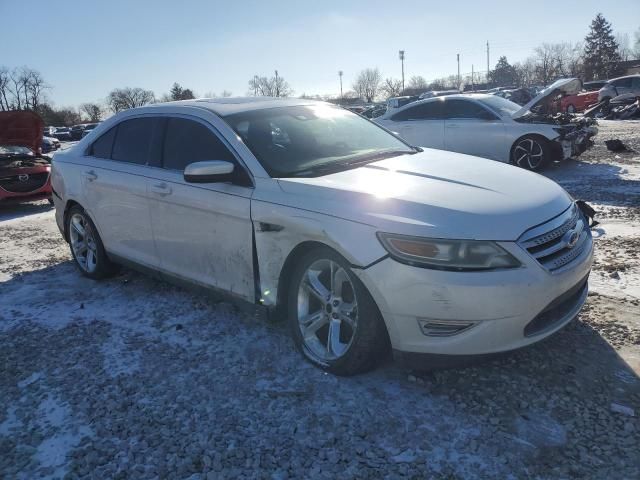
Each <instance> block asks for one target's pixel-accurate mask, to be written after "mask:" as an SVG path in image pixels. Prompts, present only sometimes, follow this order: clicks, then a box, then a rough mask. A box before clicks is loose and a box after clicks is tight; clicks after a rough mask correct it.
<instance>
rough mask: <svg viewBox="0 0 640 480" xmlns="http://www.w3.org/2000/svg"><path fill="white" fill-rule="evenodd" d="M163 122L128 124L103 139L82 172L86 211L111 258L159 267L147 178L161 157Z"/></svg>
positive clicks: (134, 120)
mask: <svg viewBox="0 0 640 480" xmlns="http://www.w3.org/2000/svg"><path fill="white" fill-rule="evenodd" d="M161 128H162V120H161V119H158V118H154V117H149V116H143V117H138V118H131V119H127V120H123V121H122V122H120V123H119V124H117V125H116V126H114V127H113V128H111V129H110V130H109V131H107V132H106V133H104V134H103V135H102V136H100V137H99V138H98V139H97V140H96V141H95V142H93V144H92V145H91V147H89V152H88V153H89V156H88V157H85V158H86V164H85V166H84V167H83V169H82V172H81V174H82V176H83V190H84V198H85V205H83V206H84V207H85V208H86V209H87V210H88V212H89V214H90V215H91V217H92V219H93V220H94V221H95V223H96V226H97V227H98V230H99V232H100V237H101V238H102V240H103V242H104V245H105V248H106V249H107V251H108V252H109V253H112V254H115V255H119V256H121V257H124V258H126V259H129V260H132V261H134V262H137V263H140V264H143V265H146V266H151V267H156V266H157V265H158V256H157V254H156V250H155V246H154V243H153V235H152V231H151V219H150V213H149V200H148V196H147V176H146V175H147V173H148V171H149V169H150V167H149V166H148V165H149V163H151V162H153V161H154V159H155V158H157V157H158V155H159V149H158V147H159V142H158V139H159V138H160V134H161Z"/></svg>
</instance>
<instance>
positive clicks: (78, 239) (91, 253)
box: [69, 213, 98, 273]
mask: <svg viewBox="0 0 640 480" xmlns="http://www.w3.org/2000/svg"><path fill="white" fill-rule="evenodd" d="M69 227H70V228H69V239H70V240H71V248H72V249H73V254H74V256H75V258H76V261H77V262H78V265H80V268H82V269H83V270H84V271H85V272H88V273H92V272H94V271H95V270H96V268H97V266H98V247H97V246H96V241H95V238H94V236H93V231H92V229H91V226H90V225H89V223H88V222H87V219H86V218H85V217H84V216H83V215H81V214H79V213H74V214H73V215H72V216H71V220H70V222H69Z"/></svg>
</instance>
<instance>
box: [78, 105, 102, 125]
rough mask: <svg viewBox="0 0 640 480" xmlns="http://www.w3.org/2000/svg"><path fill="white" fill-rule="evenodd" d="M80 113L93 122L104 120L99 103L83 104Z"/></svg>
mask: <svg viewBox="0 0 640 480" xmlns="http://www.w3.org/2000/svg"><path fill="white" fill-rule="evenodd" d="M80 111H81V112H82V113H84V114H85V115H86V116H87V117H89V121H91V122H99V121H100V120H101V118H102V107H101V106H100V105H98V104H97V103H91V102H88V103H83V104H82V105H80Z"/></svg>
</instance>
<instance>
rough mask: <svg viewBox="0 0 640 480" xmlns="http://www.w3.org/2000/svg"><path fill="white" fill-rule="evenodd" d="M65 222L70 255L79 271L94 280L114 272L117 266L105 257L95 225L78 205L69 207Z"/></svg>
mask: <svg viewBox="0 0 640 480" xmlns="http://www.w3.org/2000/svg"><path fill="white" fill-rule="evenodd" d="M65 222H66V228H67V232H68V234H69V248H70V249H71V255H72V256H73V260H74V263H75V265H76V267H78V270H80V273H82V274H83V275H84V276H85V277H89V278H92V279H94V280H100V279H102V278H105V277H108V276H110V275H112V274H113V273H115V271H116V270H117V266H116V265H115V264H114V263H112V262H111V261H110V260H109V258H108V257H107V254H106V252H105V249H104V245H103V244H102V239H101V238H100V235H99V234H98V230H97V229H96V226H95V225H94V223H93V221H92V220H91V218H89V215H87V213H86V212H85V211H84V209H83V208H82V207H80V205H74V206H73V207H71V209H70V210H69V211H68V212H67V216H66V219H65ZM83 232H84V233H83Z"/></svg>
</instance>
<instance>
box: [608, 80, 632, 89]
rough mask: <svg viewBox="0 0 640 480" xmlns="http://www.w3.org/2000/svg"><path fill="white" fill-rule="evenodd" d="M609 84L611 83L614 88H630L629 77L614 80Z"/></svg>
mask: <svg viewBox="0 0 640 480" xmlns="http://www.w3.org/2000/svg"><path fill="white" fill-rule="evenodd" d="M611 83H613V86H614V87H618V88H620V87H622V88H631V77H628V78H619V79H618V80H614V81H613V82H611Z"/></svg>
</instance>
